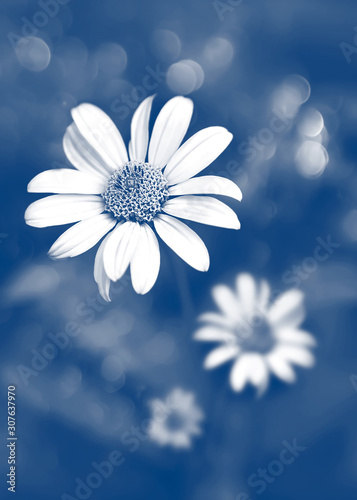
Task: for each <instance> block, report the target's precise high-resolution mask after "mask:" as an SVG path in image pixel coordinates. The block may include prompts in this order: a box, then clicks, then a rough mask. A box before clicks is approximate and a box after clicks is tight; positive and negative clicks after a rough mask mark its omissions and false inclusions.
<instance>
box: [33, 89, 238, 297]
mask: <svg viewBox="0 0 357 500" xmlns="http://www.w3.org/2000/svg"><path fill="white" fill-rule="evenodd" d="M153 97H154V96H151V97H148V98H147V99H145V100H144V101H143V102H142V103H141V105H140V106H139V107H138V109H137V110H136V112H135V113H134V116H133V119H132V122H131V142H130V143H129V157H128V154H127V150H126V147H125V145H124V141H123V139H122V136H121V134H120V132H119V131H118V129H117V128H116V126H115V125H114V123H113V122H112V120H111V119H110V118H109V117H108V116H107V115H106V114H105V113H104V112H103V111H101V110H100V109H99V108H97V107H96V106H93V105H92V104H81V105H80V106H78V107H77V108H75V109H73V110H72V117H73V120H74V123H72V124H71V125H70V126H69V127H68V128H67V131H66V133H65V136H64V140H63V146H64V151H65V153H66V155H67V158H68V159H69V161H70V162H71V163H72V165H73V166H74V167H75V169H70V168H68V169H67V168H62V169H54V170H48V171H45V172H42V173H41V174H39V175H37V176H36V177H35V178H34V179H32V181H31V182H30V183H29V185H28V191H29V192H36V193H55V194H54V195H52V196H48V197H46V198H43V199H41V200H38V201H35V202H34V203H32V204H31V205H30V206H29V207H28V209H27V210H26V214H25V219H26V222H27V224H29V225H30V226H34V227H47V226H56V225H61V224H68V223H73V222H77V224H75V225H74V226H72V227H71V228H70V229H68V230H67V231H65V232H64V233H63V234H62V235H61V236H60V237H59V238H58V239H57V241H56V242H55V243H54V244H53V245H52V247H51V249H50V251H49V254H50V256H51V257H53V258H56V259H60V258H66V257H75V256H77V255H79V254H81V253H84V252H86V251H87V250H89V249H90V248H92V247H93V246H94V245H96V243H98V242H99V240H101V239H102V238H103V237H104V236H105V235H106V234H107V233H108V232H110V233H109V234H108V235H107V236H106V238H105V239H104V240H103V242H102V243H101V245H100V247H99V249H98V253H97V256H96V259H95V265H94V278H95V280H96V282H97V284H98V287H99V291H100V293H101V295H102V296H103V298H104V299H105V300H107V301H109V300H110V298H109V288H110V280H112V281H117V280H118V279H120V278H121V277H122V276H123V274H124V273H125V271H126V269H127V268H128V267H129V265H130V271H131V278H132V283H133V287H134V289H135V291H136V292H137V293H140V294H144V293H147V292H148V291H149V290H150V289H151V288H152V286H153V285H154V283H155V281H156V279H157V275H158V272H159V267H160V251H159V244H158V240H157V237H156V235H155V232H156V233H157V234H158V235H159V236H160V238H161V239H162V240H164V242H165V243H166V244H167V245H168V246H169V247H171V248H172V250H173V251H174V252H176V253H177V254H178V255H179V256H180V257H181V258H182V259H183V260H185V261H186V262H187V263H188V264H189V265H191V266H192V267H194V268H195V269H198V270H199V271H207V269H208V267H209V255H208V251H207V248H206V246H205V244H204V243H203V241H202V240H201V238H200V237H199V236H198V235H197V234H196V233H195V232H194V231H193V230H192V229H190V228H189V227H188V226H187V225H186V224H184V223H183V222H181V221H179V220H178V219H177V218H176V217H179V218H181V219H187V220H191V221H195V222H201V223H203V224H209V225H212V226H218V227H225V228H232V229H239V227H240V223H239V221H238V218H237V216H236V214H235V213H234V212H233V210H232V209H230V208H229V207H228V206H227V205H225V204H224V203H222V202H221V201H219V200H217V199H215V198H213V197H211V196H206V195H207V194H216V195H224V196H229V197H232V198H235V199H237V200H241V198H242V194H241V191H240V189H239V188H238V186H237V185H236V184H235V183H233V182H232V181H230V180H228V179H225V178H222V177H216V176H211V175H209V176H200V177H194V176H195V175H196V174H198V173H199V172H201V171H202V170H203V169H204V168H206V167H207V166H208V165H209V164H210V163H212V162H213V161H214V160H215V159H216V158H217V157H218V156H219V155H220V154H221V153H222V151H224V150H225V149H226V147H227V146H228V144H229V143H230V142H231V140H232V134H231V133H230V132H228V131H227V130H226V129H225V128H223V127H208V128H205V129H203V130H201V131H199V132H197V133H196V134H195V135H193V136H192V137H191V138H190V139H188V140H187V141H186V142H185V143H184V144H183V145H182V146H181V147H180V144H181V142H182V139H183V138H184V136H185V134H186V132H187V129H188V126H189V123H190V120H191V116H192V112H193V103H192V101H191V100H190V99H187V98H185V97H181V96H177V97H174V98H173V99H171V100H170V101H168V102H167V103H166V104H165V106H164V107H163V108H162V110H161V111H160V113H159V115H158V117H157V119H156V121H155V124H154V128H153V131H152V134H151V139H150V144H149V118H150V112H151V106H152V101H153ZM129 158H130V159H129ZM146 158H147V162H146ZM196 195H199V196H196ZM154 231H155V232H154Z"/></svg>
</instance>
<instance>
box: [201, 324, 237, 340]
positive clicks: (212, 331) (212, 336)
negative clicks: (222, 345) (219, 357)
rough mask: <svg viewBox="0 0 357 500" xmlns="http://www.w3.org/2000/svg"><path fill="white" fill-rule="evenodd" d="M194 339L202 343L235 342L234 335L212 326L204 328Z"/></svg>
mask: <svg viewBox="0 0 357 500" xmlns="http://www.w3.org/2000/svg"><path fill="white" fill-rule="evenodd" d="M193 338H194V339H195V340H200V341H202V342H234V340H235V337H234V335H233V333H231V332H227V331H224V330H222V329H220V328H216V327H211V326H203V327H202V328H200V329H199V330H197V331H196V332H195V333H194V335H193Z"/></svg>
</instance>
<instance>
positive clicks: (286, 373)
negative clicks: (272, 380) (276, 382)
mask: <svg viewBox="0 0 357 500" xmlns="http://www.w3.org/2000/svg"><path fill="white" fill-rule="evenodd" d="M265 359H266V361H267V363H268V365H269V368H270V370H271V371H272V373H274V375H275V376H276V377H278V378H280V379H281V380H283V381H284V382H287V383H290V384H291V383H292V382H295V380H296V375H295V372H294V370H293V369H292V367H291V366H290V364H289V363H288V361H286V359H283V358H281V357H280V356H279V355H277V354H276V353H275V351H273V352H271V353H270V354H268V355H267V356H266V358H265Z"/></svg>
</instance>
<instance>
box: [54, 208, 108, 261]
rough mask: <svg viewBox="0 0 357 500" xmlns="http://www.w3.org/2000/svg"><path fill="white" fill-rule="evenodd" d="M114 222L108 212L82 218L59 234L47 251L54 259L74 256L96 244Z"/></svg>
mask: <svg viewBox="0 0 357 500" xmlns="http://www.w3.org/2000/svg"><path fill="white" fill-rule="evenodd" d="M116 222H117V221H116V220H115V219H113V217H112V216H111V215H109V214H100V215H96V216H95V217H91V218H90V219H86V220H82V221H81V222H78V223H77V224H75V225H74V226H72V227H70V228H69V229H67V231H65V232H64V233H63V234H61V236H60V237H59V238H58V239H57V240H56V241H55V242H54V244H53V245H52V247H51V248H50V250H49V252H48V253H49V255H50V256H51V257H52V258H54V259H65V258H66V257H76V256H77V255H80V254H81V253H84V252H86V251H87V250H89V249H90V248H92V247H93V246H94V245H96V244H97V243H98V241H99V240H100V239H102V238H103V236H104V235H105V234H107V232H108V231H110V230H111V229H113V227H114V226H115V224H116Z"/></svg>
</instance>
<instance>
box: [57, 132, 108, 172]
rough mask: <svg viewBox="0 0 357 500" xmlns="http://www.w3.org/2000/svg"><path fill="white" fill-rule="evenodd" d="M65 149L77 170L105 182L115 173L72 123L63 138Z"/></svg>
mask: <svg viewBox="0 0 357 500" xmlns="http://www.w3.org/2000/svg"><path fill="white" fill-rule="evenodd" d="M63 149H64V152H65V154H66V156H67V158H68V160H69V161H70V162H71V163H72V165H73V166H74V167H76V169H77V170H79V171H81V172H84V173H88V174H91V175H95V176H96V177H100V178H101V180H103V181H105V180H107V179H108V178H109V176H110V175H111V174H112V172H113V168H112V167H110V166H109V165H107V164H106V162H105V160H104V159H103V158H102V157H101V156H100V155H99V154H98V152H97V151H95V149H93V148H92V146H91V145H90V144H89V142H88V141H87V140H86V139H85V138H84V137H83V136H82V134H81V133H80V131H79V129H78V127H77V125H76V124H75V123H72V125H70V126H69V127H67V130H66V132H65V134H64V137H63Z"/></svg>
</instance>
